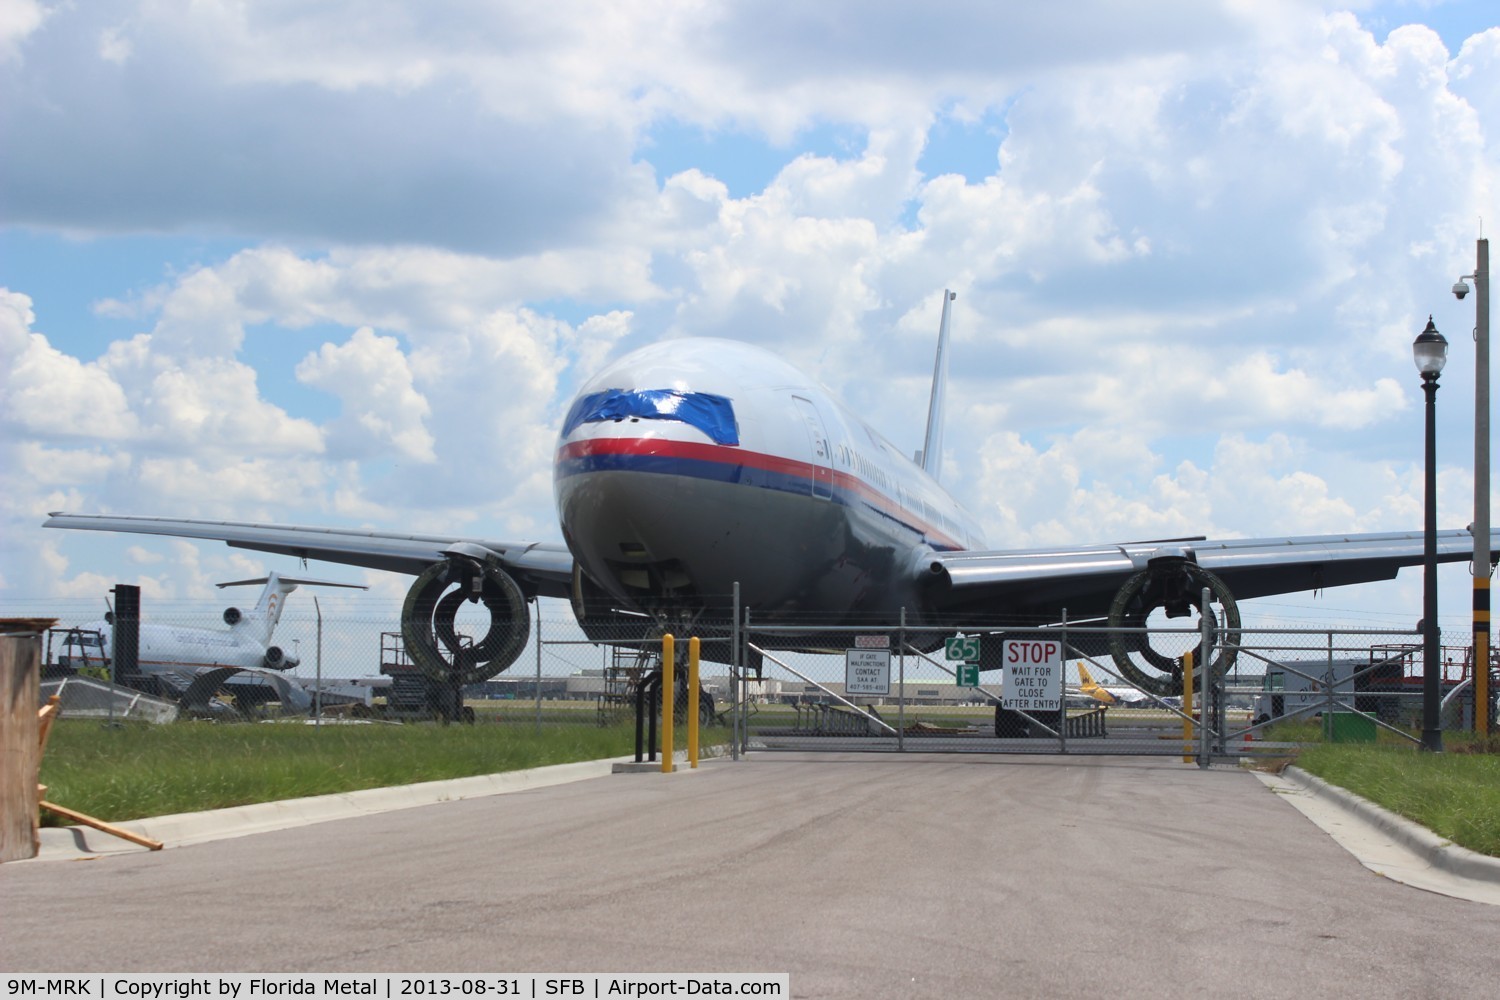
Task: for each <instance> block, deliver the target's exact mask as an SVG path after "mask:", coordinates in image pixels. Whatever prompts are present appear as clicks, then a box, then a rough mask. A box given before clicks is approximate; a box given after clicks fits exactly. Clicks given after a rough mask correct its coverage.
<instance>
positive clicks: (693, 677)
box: [687, 635, 699, 768]
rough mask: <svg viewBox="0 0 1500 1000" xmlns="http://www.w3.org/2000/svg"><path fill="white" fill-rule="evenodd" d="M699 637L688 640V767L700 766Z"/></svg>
mask: <svg viewBox="0 0 1500 1000" xmlns="http://www.w3.org/2000/svg"><path fill="white" fill-rule="evenodd" d="M698 704H699V695H698V637H697V636H696V635H695V636H693V637H692V638H691V639H689V640H688V708H687V713H688V767H689V768H694V767H697V766H698Z"/></svg>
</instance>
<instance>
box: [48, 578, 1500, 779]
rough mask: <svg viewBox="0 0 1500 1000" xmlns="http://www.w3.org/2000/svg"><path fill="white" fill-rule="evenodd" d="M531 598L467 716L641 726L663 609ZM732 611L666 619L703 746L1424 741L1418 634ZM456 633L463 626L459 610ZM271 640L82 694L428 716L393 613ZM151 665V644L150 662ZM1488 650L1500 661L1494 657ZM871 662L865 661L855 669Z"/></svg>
mask: <svg viewBox="0 0 1500 1000" xmlns="http://www.w3.org/2000/svg"><path fill="white" fill-rule="evenodd" d="M328 606H332V607H333V608H335V609H336V610H328ZM532 608H533V615H534V619H533V621H534V624H533V627H532V634H531V639H530V641H529V643H528V644H527V646H526V648H525V649H524V650H523V651H522V652H521V654H520V656H519V657H518V658H517V659H516V660H515V661H514V662H513V663H512V664H511V665H510V666H509V668H508V669H506V670H504V671H503V672H500V673H498V674H496V675H495V676H494V677H492V678H489V679H487V680H484V681H481V682H478V683H474V684H469V685H466V686H464V687H463V689H462V705H463V709H464V717H465V719H466V720H472V721H474V722H476V723H481V724H531V725H534V726H546V725H566V724H575V725H576V724H588V725H605V726H608V725H622V726H626V725H632V724H633V723H634V713H635V693H636V692H637V691H638V690H639V688H640V686H641V684H642V683H644V682H645V681H646V680H647V679H648V678H650V677H651V676H653V674H654V673H655V672H656V671H658V670H659V669H660V649H661V634H662V631H663V630H662V628H661V626H660V625H659V624H658V623H657V621H655V620H654V619H651V618H648V617H645V616H624V615H615V616H613V617H609V618H604V619H593V620H586V621H585V622H584V623H582V624H580V623H579V622H578V621H577V620H576V619H575V618H574V616H573V614H572V612H571V609H570V608H569V607H568V606H567V605H566V604H563V603H562V602H553V601H543V602H540V606H539V607H538V605H537V604H533V606H532ZM219 615H220V609H215V610H213V611H209V610H208V609H206V608H205V609H202V610H197V609H195V610H193V611H190V612H183V611H173V610H171V609H167V610H158V611H157V612H156V613H151V612H150V611H149V610H148V612H147V613H146V614H143V619H144V620H145V621H148V622H150V623H151V624H153V625H158V626H172V627H181V628H188V629H212V628H214V627H215V626H217V627H218V628H220V629H222V628H223V623H222V621H219V620H218V619H219ZM722 617H723V619H724V620H722V621H719V622H717V623H706V622H703V621H701V620H700V621H698V622H696V623H691V624H684V625H682V626H680V627H678V628H674V629H673V631H674V632H675V633H676V634H677V635H678V637H679V639H680V640H682V641H680V642H679V644H678V650H679V663H680V664H681V666H680V668H679V669H678V671H677V676H678V678H679V682H678V689H677V691H676V692H675V703H676V705H677V708H678V713H679V715H682V714H683V713H685V712H686V711H687V710H688V706H689V705H691V704H692V703H693V698H692V696H691V695H690V694H689V693H688V692H687V690H686V669H685V661H684V659H683V658H684V657H685V650H686V639H687V637H688V636H690V635H697V636H698V637H699V638H700V640H701V642H702V650H703V662H702V665H701V691H700V692H699V693H698V697H697V708H698V711H699V713H700V718H701V719H702V720H703V722H704V723H706V724H707V725H708V727H709V728H708V729H707V730H705V736H704V740H705V742H714V743H721V744H725V745H728V746H730V747H732V748H733V750H734V751H735V752H739V751H743V750H748V749H766V750H775V749H799V750H806V749H820V748H826V749H831V750H850V749H854V750H871V751H887V752H902V751H906V752H910V751H944V752H981V753H1053V752H1061V753H1124V754H1161V755H1173V756H1177V755H1187V756H1190V757H1193V758H1194V759H1200V760H1207V759H1217V758H1221V757H1238V756H1250V755H1257V754H1275V753H1284V752H1286V751H1287V750H1288V749H1290V748H1291V747H1293V746H1295V745H1296V744H1298V743H1300V742H1302V741H1304V740H1306V739H1309V738H1318V737H1324V738H1329V739H1349V740H1370V739H1377V738H1378V739H1401V738H1406V737H1408V736H1410V735H1411V734H1415V733H1417V732H1419V731H1420V718H1421V710H1422V690H1421V677H1422V673H1423V669H1424V664H1423V663H1422V653H1421V636H1420V634H1419V633H1416V632H1414V631H1409V630H1407V631H1401V630H1335V629H1264V628H1254V629H1252V628H1241V629H1238V630H1235V631H1232V632H1231V631H1228V630H1224V631H1222V632H1214V631H1213V629H1212V627H1210V628H1209V629H1208V630H1207V631H1205V630H1204V629H1202V628H1200V629H1183V628H1173V629H1114V630H1111V629H1106V628H1102V627H1098V626H1097V625H1060V624H1054V625H1047V626H1037V625H1012V626H1004V625H999V624H994V623H986V624H984V625H983V626H977V627H969V628H965V627H962V626H956V627H948V628H944V629H943V630H940V631H939V630H933V629H930V628H929V629H923V628H905V627H903V626H902V624H901V623H900V622H899V621H897V622H894V623H892V622H886V623H880V624H871V625H869V626H860V627H857V628H851V627H843V628H832V627H828V626H825V625H821V624H818V623H816V622H807V623H803V624H798V625H792V626H788V625H781V624H778V626H777V627H776V628H775V629H774V630H772V629H768V628H765V627H762V626H761V625H760V624H759V623H757V622H756V621H755V620H754V619H753V618H750V619H748V620H746V619H744V618H742V616H741V615H740V614H738V613H735V612H733V611H732V610H728V609H726V613H725V614H724V615H723V616H722ZM94 624H95V625H96V626H97V623H94ZM458 624H459V626H460V631H462V628H463V626H464V622H463V621H462V620H460V622H459V623H458ZM480 624H481V625H482V623H480ZM1212 624H1213V623H1212V622H1210V626H1212ZM91 631H92V633H93V634H92V635H91V634H90V633H91ZM955 637H961V638H963V639H967V640H977V641H975V642H973V648H972V649H968V650H960V651H959V654H960V658H958V659H949V655H950V654H949V652H948V650H947V647H946V645H945V643H946V641H947V640H949V639H953V638H955ZM45 643H46V644H45V649H44V655H45V661H44V662H45V664H46V670H47V672H48V674H49V677H50V679H52V680H62V679H65V678H67V677H73V676H76V677H80V678H85V679H92V680H93V681H94V682H95V683H96V684H104V686H105V691H106V692H107V691H108V690H109V681H110V665H109V664H108V663H107V662H105V660H104V659H103V656H102V651H103V650H102V642H101V636H100V635H99V634H98V630H97V627H95V628H94V629H92V630H91V629H90V628H89V627H88V623H77V624H69V623H64V624H62V625H60V626H59V627H58V628H55V629H53V630H52V632H51V633H49V635H48V636H47V638H46V641H45ZM275 643H276V644H277V645H278V646H280V647H281V649H282V650H283V651H284V657H285V661H284V663H283V666H284V667H285V669H282V670H269V669H264V668H261V669H244V670H235V671H231V672H229V673H227V674H226V675H225V676H222V677H219V678H217V679H215V680H214V681H213V682H212V683H209V682H208V681H205V679H204V675H205V673H209V672H210V671H207V670H205V669H204V668H203V666H202V665H199V666H196V667H191V668H182V669H178V670H174V669H171V668H169V667H160V666H159V667H156V668H150V670H151V672H150V673H149V674H146V676H144V677H136V678H133V679H122V678H115V681H116V682H117V683H116V686H117V687H120V688H123V689H125V691H126V692H128V693H122V694H119V695H117V696H116V697H115V698H114V699H113V700H111V698H110V697H108V696H107V695H106V694H101V693H99V692H98V690H97V689H94V690H90V689H88V688H85V687H83V686H75V690H76V691H77V693H78V694H77V696H78V697H79V698H80V699H85V698H86V700H87V702H88V705H89V706H90V707H89V708H88V709H87V711H89V712H93V711H95V710H96V709H102V710H103V711H106V712H108V711H110V707H111V706H115V707H117V708H120V709H121V711H122V714H125V715H131V712H128V711H124V709H126V708H128V707H129V706H130V705H132V704H133V705H134V706H135V709H134V710H132V711H134V712H135V714H134V715H133V716H131V717H140V716H141V715H142V714H143V713H142V712H141V711H139V709H140V706H142V705H146V704H148V702H147V701H145V700H143V699H140V698H136V696H137V695H146V696H149V697H150V698H152V699H154V700H153V701H151V702H149V704H150V705H152V709H151V712H150V713H149V714H150V716H151V717H152V718H158V719H159V718H163V717H166V716H167V715H168V713H166V712H165V711H164V710H161V709H160V708H159V707H157V705H158V703H161V702H165V703H167V704H175V705H177V706H178V708H179V712H178V714H179V715H181V716H199V717H204V716H207V717H212V718H215V719H218V720H220V721H231V720H237V719H262V718H268V717H275V716H279V715H283V714H292V715H300V716H317V717H320V718H323V719H338V718H358V719H374V720H388V721H421V720H425V719H431V718H433V717H434V713H433V711H432V707H431V703H430V700H428V699H425V698H424V696H423V690H424V689H423V685H424V684H425V683H427V682H426V681H424V680H423V679H422V678H421V675H420V672H419V671H417V670H415V668H413V666H412V664H411V662H410V660H409V658H408V657H407V656H406V653H405V649H404V647H403V643H402V640H401V634H400V610H399V608H397V607H394V606H390V605H385V606H382V607H381V608H380V609H378V610H360V609H358V608H357V606H355V605H354V602H334V601H329V602H327V604H326V605H325V606H323V607H319V608H317V610H316V613H313V614H309V613H307V611H306V608H305V605H303V606H301V607H299V608H297V609H296V610H295V611H294V610H288V611H287V612H286V613H285V614H284V615H283V617H282V619H281V622H280V624H279V625H278V627H277V630H276V634H275ZM1013 643H1014V644H1022V645H1023V646H1024V645H1027V644H1030V648H1040V647H1041V646H1042V645H1048V644H1050V647H1051V648H1050V649H1049V650H1048V652H1049V655H1050V656H1052V657H1053V660H1051V661H1049V662H1050V663H1051V664H1052V665H1050V666H1047V667H1046V669H1045V670H1044V669H1042V668H1043V664H1042V663H1040V662H1037V663H1025V664H1019V663H1012V664H1007V663H1005V662H1004V658H1005V655H1006V654H1005V650H1006V649H1007V648H1008V644H1013ZM969 653H972V655H967V654H969ZM1187 654H1193V661H1194V663H1195V664H1196V666H1194V667H1193V668H1192V669H1191V671H1190V672H1189V671H1185V670H1184V662H1185V657H1186V655H1187ZM152 655H153V653H152V650H151V648H150V644H149V643H148V642H145V641H143V645H142V649H141V659H142V663H143V673H145V671H146V670H147V669H148V668H147V667H146V666H145V664H146V663H147V661H149V660H150V659H151V658H152ZM966 655H967V658H965V656H966ZM1442 656H1443V662H1442V663H1441V664H1440V665H1439V669H1440V672H1441V675H1442V684H1441V687H1442V696H1443V699H1444V701H1443V727H1444V728H1445V729H1450V730H1467V729H1472V727H1473V720H1474V704H1473V694H1472V691H1473V686H1472V684H1471V683H1470V679H1471V677H1472V656H1471V652H1470V651H1469V650H1468V649H1466V648H1461V647H1444V648H1443V652H1442ZM1205 659H1207V661H1208V663H1207V669H1206V670H1205V669H1204V660H1205ZM1497 662H1500V656H1493V655H1492V657H1491V663H1497ZM210 666H212V664H210ZM1022 668H1025V670H1023V669H1022ZM859 669H865V670H872V671H873V673H863V674H855V673H852V671H856V670H859ZM882 671H884V672H883V673H882ZM1023 675H1024V676H1023ZM1185 676H1186V677H1187V681H1186V683H1185V682H1184V677H1185ZM1023 681H1024V683H1023ZM195 685H196V686H195ZM1496 686H1500V685H1496ZM1493 689H1494V688H1493V687H1492V690H1493ZM64 690H66V688H64ZM85 691H89V693H88V694H87V695H86V696H85V695H84V692H85ZM132 699H135V700H134V701H132ZM79 704H80V706H82V705H83V701H80V703H79ZM64 711H65V713H66V712H67V711H68V706H67V705H66V704H65V705H64ZM78 711H85V709H83V708H82V707H80V708H79V709H78ZM1491 711H1492V713H1493V708H1492V709H1491ZM1319 727H1321V730H1320V729H1319ZM1381 734H1385V735H1381ZM1398 734H1399V735H1398Z"/></svg>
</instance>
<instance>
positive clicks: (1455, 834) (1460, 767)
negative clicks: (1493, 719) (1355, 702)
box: [1296, 734, 1500, 856]
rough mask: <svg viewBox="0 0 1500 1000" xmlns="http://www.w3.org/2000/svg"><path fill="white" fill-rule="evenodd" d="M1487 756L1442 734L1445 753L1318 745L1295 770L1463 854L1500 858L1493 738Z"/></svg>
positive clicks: (1498, 745) (1498, 768) (1499, 764)
mask: <svg viewBox="0 0 1500 1000" xmlns="http://www.w3.org/2000/svg"><path fill="white" fill-rule="evenodd" d="M1491 742H1492V743H1494V744H1495V745H1494V746H1492V747H1490V748H1489V752H1478V751H1479V750H1480V748H1479V747H1478V746H1477V745H1476V744H1475V743H1474V741H1473V740H1466V739H1464V738H1463V737H1460V736H1455V735H1452V734H1450V735H1449V737H1447V739H1446V746H1447V748H1448V752H1447V753H1441V754H1434V753H1426V752H1423V751H1422V750H1419V749H1416V748H1412V747H1407V746H1396V745H1387V744H1374V745H1372V744H1368V743H1366V744H1352V743H1323V744H1316V745H1312V746H1308V747H1306V748H1304V749H1303V750H1302V751H1301V752H1300V753H1299V754H1298V755H1297V761H1296V763H1297V765H1298V766H1299V767H1301V768H1303V769H1305V770H1306V771H1308V772H1310V773H1312V774H1315V775H1317V776H1318V777H1320V778H1322V779H1323V780H1324V781H1327V782H1329V783H1330V784H1334V785H1338V786H1340V787H1341V788H1347V789H1349V790H1350V791H1351V792H1354V793H1355V794H1356V795H1360V796H1363V797H1364V798H1366V799H1369V800H1370V801H1371V802H1374V803H1377V804H1378V805H1381V806H1384V807H1385V808H1387V809H1389V810H1391V811H1392V812H1394V813H1399V814H1400V815H1402V816H1405V817H1406V818H1408V819H1411V820H1414V821H1416V822H1417V823H1420V824H1421V825H1423V826H1425V827H1427V828H1428V829H1429V830H1431V831H1432V832H1433V833H1436V834H1437V835H1438V836H1440V837H1443V838H1445V839H1447V840H1451V841H1453V842H1454V843H1455V844H1459V845H1461V846H1463V847H1467V848H1469V849H1470V850H1471V851H1478V852H1479V853H1481V854H1490V855H1496V856H1500V752H1497V751H1500V740H1493V739H1492V741H1491Z"/></svg>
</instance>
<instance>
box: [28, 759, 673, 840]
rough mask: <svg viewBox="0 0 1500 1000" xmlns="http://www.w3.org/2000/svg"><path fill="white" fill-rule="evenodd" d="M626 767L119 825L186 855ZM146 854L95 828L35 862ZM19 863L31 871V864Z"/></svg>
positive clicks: (599, 763)
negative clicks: (219, 843) (204, 847)
mask: <svg viewBox="0 0 1500 1000" xmlns="http://www.w3.org/2000/svg"><path fill="white" fill-rule="evenodd" d="M674 758H675V759H679V760H683V761H686V760H687V753H686V751H679V752H678V753H677V754H676V755H674ZM623 763H630V764H632V765H633V764H634V763H635V755H634V754H631V755H629V756H626V757H610V758H607V759H604V760H589V761H577V762H574V763H571V764H552V765H549V766H547V767H536V768H531V769H530V770H526V771H502V772H499V773H496V774H481V775H476V776H474V777H470V778H454V779H450V780H446V781H424V782H419V783H417V784H412V785H396V786H394V787H389V788H366V789H361V790H360V791H356V792H340V793H337V794H333V795H313V796H308V797H306V798H300V799H283V800H281V801H279V802H260V803H256V804H255V805H247V806H234V807H232V808H229V809H211V810H206V811H203V812H191V813H175V814H172V815H168V816H153V817H149V818H147V819H137V820H130V821H127V822H124V823H117V824H115V825H116V826H120V827H122V828H124V829H126V830H129V831H130V832H132V833H138V834H140V835H142V836H145V837H150V838H151V839H152V840H159V841H161V842H162V843H163V844H164V845H166V847H167V848H173V847H186V846H189V845H192V844H202V843H207V842H209V841H214V840H227V839H229V838H232V837H248V836H251V835H253V834H257V833H269V832H271V831H273V830H285V829H289V828H291V827H298V826H309V825H311V824H313V823H326V822H328V821H330V820H337V819H351V818H353V817H357V816H369V815H373V814H375V813H382V812H390V811H392V810H396V809H411V808H414V807H416V806H427V805H435V804H437V803H439V802H457V801H460V800H462V799H473V798H482V797H485V796H490V795H504V794H508V793H510V792H521V791H526V790H527V789H531V788H546V787H548V786H549V785H561V784H566V783H569V782H574V781H583V780H586V779H588V778H598V777H603V776H604V775H607V774H611V773H614V771H615V768H616V766H617V765H619V764H623ZM657 770H658V771H659V770H660V765H657ZM146 850H147V849H146V848H144V847H139V846H137V845H135V844H132V843H130V842H129V841H125V840H121V839H119V838H118V837H111V836H110V835H108V834H106V833H102V832H100V831H98V830H93V829H90V828H88V827H83V826H69V827H44V828H43V829H42V830H41V849H40V851H38V852H37V856H36V857H35V858H32V859H29V860H31V861H61V860H78V859H83V858H91V857H99V856H103V855H114V854H134V853H140V852H143V851H146ZM13 863H14V864H26V863H27V862H26V861H19V862H13Z"/></svg>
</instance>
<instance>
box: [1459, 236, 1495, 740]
mask: <svg viewBox="0 0 1500 1000" xmlns="http://www.w3.org/2000/svg"><path fill="white" fill-rule="evenodd" d="M1465 278H1468V279H1472V280H1473V282H1474V528H1473V531H1474V565H1473V573H1474V732H1475V734H1476V735H1477V736H1478V737H1479V738H1480V739H1481V740H1483V739H1485V738H1486V737H1487V736H1488V735H1489V732H1490V711H1489V706H1490V241H1489V240H1479V241H1478V243H1477V244H1476V246H1475V252H1474V273H1473V274H1466V275H1464V276H1463V277H1462V278H1459V279H1458V282H1457V283H1456V284H1455V285H1454V286H1453V294H1454V295H1455V296H1456V297H1457V298H1458V300H1459V301H1460V302H1462V301H1463V297H1464V296H1465V295H1468V294H1469V286H1468V284H1467V283H1466V282H1465V280H1464V279H1465Z"/></svg>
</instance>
